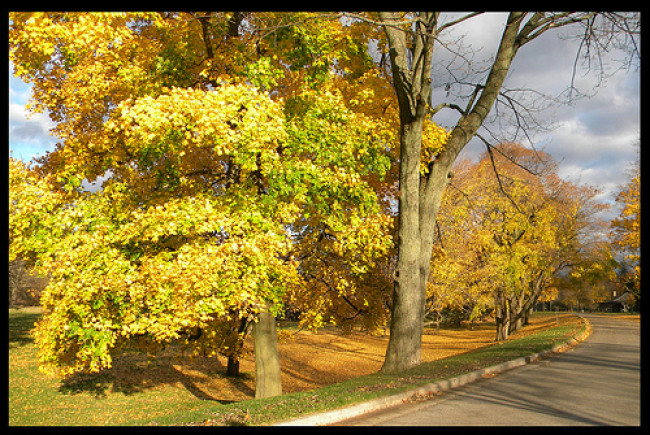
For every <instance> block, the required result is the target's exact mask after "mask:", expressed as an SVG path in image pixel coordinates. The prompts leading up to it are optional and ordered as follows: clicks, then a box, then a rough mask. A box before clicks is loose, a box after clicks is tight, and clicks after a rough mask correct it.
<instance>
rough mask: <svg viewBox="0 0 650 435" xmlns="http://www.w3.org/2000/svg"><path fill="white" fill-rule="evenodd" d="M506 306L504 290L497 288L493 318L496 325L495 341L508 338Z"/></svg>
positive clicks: (506, 300) (507, 309) (508, 317)
mask: <svg viewBox="0 0 650 435" xmlns="http://www.w3.org/2000/svg"><path fill="white" fill-rule="evenodd" d="M509 311H510V310H509V307H508V299H507V298H506V296H505V294H504V291H503V290H499V291H498V292H497V294H496V295H495V297H494V320H495V322H496V327H497V337H496V341H503V340H507V339H508V335H509V332H510V314H509Z"/></svg>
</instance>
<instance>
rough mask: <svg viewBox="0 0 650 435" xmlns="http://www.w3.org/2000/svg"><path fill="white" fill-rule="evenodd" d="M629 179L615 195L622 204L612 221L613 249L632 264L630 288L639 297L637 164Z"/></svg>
mask: <svg viewBox="0 0 650 435" xmlns="http://www.w3.org/2000/svg"><path fill="white" fill-rule="evenodd" d="M630 175H631V177H630V178H631V179H630V181H628V182H627V183H626V184H625V186H623V188H622V190H621V192H620V193H619V194H618V195H617V196H616V202H618V203H619V204H621V205H622V206H623V208H622V210H621V213H620V214H619V216H618V217H617V218H615V219H614V220H613V221H612V223H611V226H612V233H613V241H614V247H615V250H617V251H620V252H623V253H625V254H626V256H625V260H627V261H629V262H630V263H631V264H632V265H633V270H632V290H633V291H634V292H635V293H636V294H637V298H638V297H640V294H639V292H640V290H641V265H640V259H641V255H640V248H641V169H640V167H639V166H638V165H637V166H636V167H635V168H634V169H633V171H632V172H631V174H630Z"/></svg>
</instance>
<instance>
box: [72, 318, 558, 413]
mask: <svg viewBox="0 0 650 435" xmlns="http://www.w3.org/2000/svg"><path fill="white" fill-rule="evenodd" d="M554 323H555V318H554V317H553V318H533V319H532V320H531V324H530V325H529V326H528V327H527V328H526V330H525V331H523V332H522V333H521V334H522V335H526V334H530V333H533V332H536V331H539V330H541V329H543V328H545V327H548V326H551V325H552V324H554ZM286 336H287V338H285V339H284V340H281V341H280V343H279V344H278V348H279V353H280V365H281V367H282V388H283V392H285V393H292V392H298V391H305V390H311V389H314V388H319V387H323V386H326V385H330V384H333V383H338V382H341V381H345V380H347V379H351V378H355V377H359V376H363V375H367V374H370V373H375V372H377V371H378V370H379V369H380V368H381V365H382V363H383V360H384V355H385V352H386V346H387V344H388V336H387V335H385V336H383V337H378V336H371V335H367V334H364V333H362V332H358V331H354V332H352V333H351V334H349V335H343V334H341V333H340V332H338V331H337V330H336V329H335V328H326V329H319V330H318V331H317V333H314V332H312V331H308V330H301V331H295V330H294V331H293V332H291V331H290V332H289V334H286ZM494 338H495V327H494V324H493V323H490V322H487V323H484V324H481V325H478V326H475V327H474V328H473V330H469V328H467V327H461V328H452V329H440V330H438V331H436V330H435V328H433V329H427V330H426V331H425V334H424V336H423V338H422V362H427V361H433V360H437V359H442V358H446V357H449V356H452V355H456V354H459V353H462V352H466V351H469V350H472V349H477V348H479V347H483V346H488V345H491V344H494ZM252 345H253V344H252V340H251V339H250V338H249V339H248V341H247V344H246V347H247V348H249V349H252ZM225 371H226V359H225V358H224V357H220V356H217V357H213V358H195V359H192V360H190V359H182V360H177V359H174V358H173V357H172V356H171V354H165V353H163V354H162V355H160V356H158V357H157V358H155V359H154V360H150V361H149V362H147V358H146V357H145V356H144V355H141V354H128V355H123V356H122V357H121V358H116V359H115V361H114V364H113V368H112V369H111V370H108V371H106V375H107V376H109V377H111V378H113V379H112V381H113V386H112V389H113V390H118V391H124V392H129V391H140V390H142V389H149V388H164V387H166V386H169V385H175V386H177V387H179V388H185V389H187V390H188V391H189V392H190V393H192V394H193V395H194V396H196V397H197V398H200V399H207V400H216V401H219V402H221V403H227V402H231V401H240V400H245V399H250V398H254V397H255V362H254V356H253V355H252V353H250V354H248V355H247V356H246V357H245V358H244V359H243V360H242V361H241V363H240V372H241V374H242V376H240V377H239V378H234V379H233V378H230V377H227V376H225ZM90 378H92V376H90V377H88V376H79V377H77V380H79V381H85V380H86V379H90ZM75 384H77V382H72V383H70V388H74V385H75ZM81 384H83V385H85V387H84V388H87V382H81Z"/></svg>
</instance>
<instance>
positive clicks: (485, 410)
mask: <svg viewBox="0 0 650 435" xmlns="http://www.w3.org/2000/svg"><path fill="white" fill-rule="evenodd" d="M585 317H587V318H588V319H589V321H590V322H591V324H592V326H593V332H592V334H591V335H590V336H589V337H588V338H587V340H585V341H584V342H583V343H581V344H579V345H578V346H577V347H575V348H573V349H570V350H568V351H567V352H565V353H562V354H558V355H554V356H552V357H550V358H547V359H544V360H541V361H538V362H535V363H532V364H528V365H526V366H523V367H520V368H516V369H513V370H511V371H508V372H505V373H502V374H500V375H498V376H496V377H493V378H489V379H481V380H480V381H477V382H474V383H472V384H468V385H465V386H464V387H461V388H458V389H456V390H452V391H450V392H447V393H444V394H442V395H441V396H438V397H435V398H433V399H430V400H427V401H423V402H416V403H409V404H403V405H399V406H396V407H393V408H389V409H387V410H383V411H377V412H374V413H371V414H367V415H364V416H361V417H356V418H353V419H350V420H346V421H344V422H340V423H338V425H350V426H352V425H359V426H413V425H417V426H476V425H486V426H512V425H514V426H526V425H534V426H538V425H543V426H555V425H559V426H574V425H580V426H583V425H587V426H590V425H597V426H600V425H626V426H636V425H640V424H641V417H640V414H641V401H640V398H641V376H640V374H641V360H640V348H641V343H640V341H641V340H640V338H641V337H640V332H639V329H640V328H639V323H637V322H632V321H629V320H620V319H615V318H609V317H606V316H598V315H585Z"/></svg>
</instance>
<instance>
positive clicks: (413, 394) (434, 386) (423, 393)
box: [274, 315, 592, 426]
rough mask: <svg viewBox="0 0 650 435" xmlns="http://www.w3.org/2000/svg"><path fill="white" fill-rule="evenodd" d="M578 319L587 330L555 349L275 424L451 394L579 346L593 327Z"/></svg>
mask: <svg viewBox="0 0 650 435" xmlns="http://www.w3.org/2000/svg"><path fill="white" fill-rule="evenodd" d="M579 317H580V318H581V319H582V320H583V321H584V322H585V326H586V327H585V330H584V331H583V332H582V333H581V334H578V335H576V336H574V337H573V338H571V339H569V340H568V341H566V342H564V343H561V344H558V345H556V346H553V347H552V348H551V349H548V350H544V351H541V352H537V353H534V354H531V355H527V356H525V357H520V358H516V359H514V360H511V361H506V362H504V363H501V364H497V365H494V366H491V367H487V368H484V369H479V370H475V371H473V372H470V373H466V374H464V375H460V376H456V377H454V378H451V379H445V380H443V381H438V382H434V383H431V384H427V385H423V386H421V387H419V388H415V389H413V390H409V391H405V392H403V393H398V394H393V395H391V396H387V397H380V398H378V399H373V400H370V401H368V402H362V403H357V404H354V405H348V406H346V407H343V408H339V409H334V410H332V411H326V412H322V413H319V414H312V415H308V416H305V417H300V418H297V419H293V420H288V421H284V422H280V423H276V424H274V426H326V425H328V424H332V423H337V422H339V421H343V420H347V419H348V418H352V417H357V416H360V415H362V414H366V413H369V412H373V411H378V410H380V409H385V408H390V407H391V406H395V405H399V404H401V403H403V402H406V401H409V400H413V399H417V398H422V397H425V398H426V397H429V396H433V395H436V394H438V393H441V392H443V391H448V390H451V389H453V388H458V387H461V386H463V385H466V384H469V383H470V382H474V381H476V380H478V379H481V378H483V377H488V376H490V377H491V376H494V375H497V374H499V373H502V372H505V371H508V370H512V369H514V368H516V367H521V366H523V365H526V364H529V363H531V362H534V361H537V360H539V359H541V358H543V357H545V356H548V355H550V354H552V353H558V352H564V351H566V350H568V349H569V348H571V347H573V346H575V345H577V344H578V343H580V342H582V341H584V340H585V339H586V338H587V337H588V336H589V335H590V334H591V331H592V328H591V323H590V322H589V320H587V319H585V318H584V317H583V316H580V315H579Z"/></svg>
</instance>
